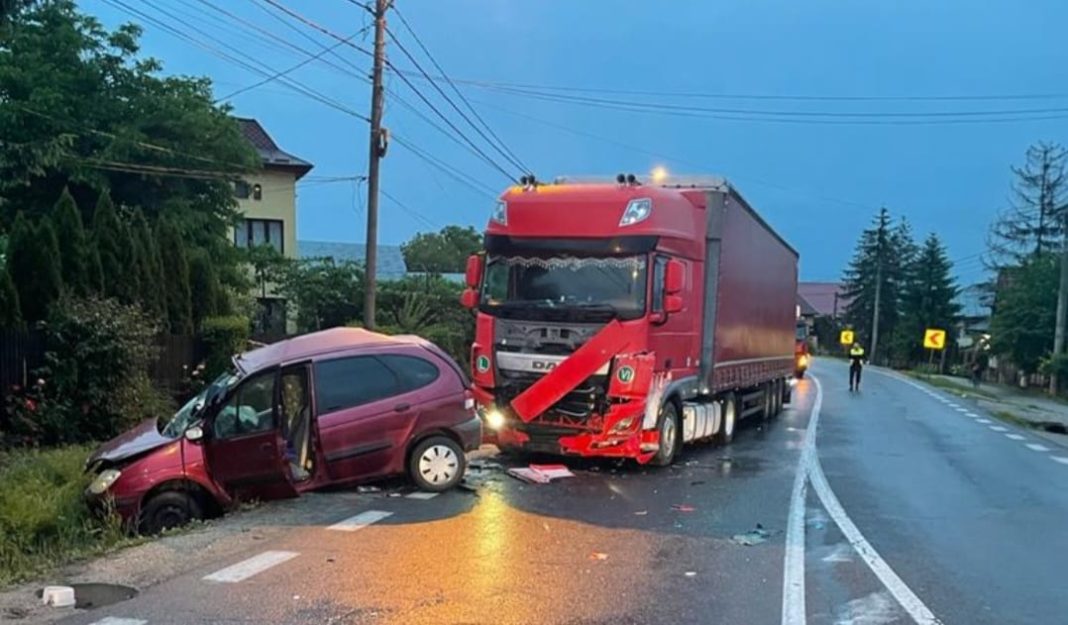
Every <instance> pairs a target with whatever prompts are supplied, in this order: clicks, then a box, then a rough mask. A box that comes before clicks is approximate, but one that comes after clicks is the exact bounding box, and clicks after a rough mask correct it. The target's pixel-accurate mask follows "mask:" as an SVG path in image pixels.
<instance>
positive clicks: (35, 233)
mask: <svg viewBox="0 0 1068 625" xmlns="http://www.w3.org/2000/svg"><path fill="white" fill-rule="evenodd" d="M7 270H8V273H9V274H10V276H11V279H12V280H13V281H14V283H15V290H16V291H17V292H18V301H19V306H20V310H21V315H22V319H23V320H24V321H27V322H30V323H34V322H37V321H42V320H43V319H45V318H46V317H47V316H48V310H49V308H51V306H52V303H53V302H55V301H56V300H57V299H59V296H60V294H61V293H62V291H63V277H62V275H61V273H60V269H59V245H58V244H57V243H56V233H55V230H53V228H52V223H51V220H49V219H48V218H47V217H45V218H43V219H42V220H41V221H40V223H39V225H37V226H36V227H35V226H34V225H33V224H31V223H30V222H29V221H28V220H27V219H26V218H25V217H24V216H23V215H22V214H21V213H19V215H18V216H16V217H15V223H14V224H13V225H12V227H11V236H10V237H9V239H8V249H7Z"/></svg>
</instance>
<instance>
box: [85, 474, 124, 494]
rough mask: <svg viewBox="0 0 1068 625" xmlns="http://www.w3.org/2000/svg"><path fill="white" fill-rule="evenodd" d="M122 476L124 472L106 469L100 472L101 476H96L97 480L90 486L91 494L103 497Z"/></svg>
mask: <svg viewBox="0 0 1068 625" xmlns="http://www.w3.org/2000/svg"><path fill="white" fill-rule="evenodd" d="M120 475H122V471H119V470H118V469H105V470H103V471H101V472H100V475H98V476H96V479H94V480H93V481H92V483H91V484H89V492H90V493H91V494H93V495H103V494H104V493H106V492H107V491H108V489H109V488H111V485H112V484H114V483H115V480H117V479H119V476H120Z"/></svg>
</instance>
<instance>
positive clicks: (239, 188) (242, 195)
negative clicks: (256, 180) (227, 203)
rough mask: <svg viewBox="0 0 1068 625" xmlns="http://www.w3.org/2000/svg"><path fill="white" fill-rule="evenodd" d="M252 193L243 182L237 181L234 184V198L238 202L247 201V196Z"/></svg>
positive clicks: (250, 188)
mask: <svg viewBox="0 0 1068 625" xmlns="http://www.w3.org/2000/svg"><path fill="white" fill-rule="evenodd" d="M251 193H252V187H250V186H249V184H248V183H247V182H245V181H244V180H238V181H237V182H235V183H234V197H236V198H237V199H239V200H247V199H248V196H249V195H250V194H251Z"/></svg>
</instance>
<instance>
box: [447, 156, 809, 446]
mask: <svg viewBox="0 0 1068 625" xmlns="http://www.w3.org/2000/svg"><path fill="white" fill-rule="evenodd" d="M522 182H523V183H522V184H521V185H518V186H514V187H512V188H509V189H508V190H507V191H505V193H504V194H503V195H502V196H501V197H500V201H499V203H498V204H497V205H496V208H495V209H494V211H493V214H492V215H491V218H490V221H489V225H488V227H487V229H486V236H485V250H484V252H483V253H480V254H477V255H475V256H472V257H471V258H469V259H468V263H467V271H466V283H467V289H466V290H465V291H464V294H463V296H462V301H463V304H464V305H465V306H467V307H469V308H474V309H476V310H477V321H476V331H475V342H474V344H473V346H472V348H471V364H472V374H473V384H472V392H473V394H474V396H475V399H476V402H477V405H478V411H479V414H480V415H481V416H482V418H483V420H484V424H485V426H486V431H487V437H488V438H489V439H490V441H491V442H495V443H497V444H498V445H499V446H500V447H501V448H502V449H503V450H509V449H512V450H523V451H537V452H550V453H555V454H576V455H581V456H603V457H618V458H633V459H635V460H637V461H638V462H639V463H643V464H644V463H653V464H656V465H667V464H670V463H671V462H672V460H673V459H674V458H675V456H676V454H677V453H678V452H679V449H680V447H681V446H682V444H683V443H685V442H690V441H695V440H699V439H707V438H715V439H716V440H718V441H719V442H721V443H728V442H730V440H731V438H732V437H733V436H734V432H735V427H736V425H737V423H738V421H740V420H741V419H742V418H745V417H748V416H759V417H761V418H764V419H768V418H771V417H773V416H775V415H776V414H777V413H778V412H779V411H781V410H782V407H783V404H784V402H787V401H789V396H790V388H791V387H790V384H789V382H790V380H791V378H792V376H793V375H794V373H795V352H794V330H795V321H796V313H795V303H796V295H797V261H798V255H797V252H796V251H794V250H793V248H791V247H790V245H789V244H787V243H786V241H785V240H783V239H782V237H780V236H779V235H778V234H776V233H775V231H773V230H772V229H771V227H770V226H768V224H767V223H766V222H765V221H764V220H763V219H761V218H760V216H759V215H758V214H757V213H756V211H754V210H753V209H752V208H751V207H750V206H749V204H747V203H746V201H745V200H744V199H743V198H742V196H741V195H740V194H739V193H738V191H737V190H736V189H735V188H734V187H732V186H731V185H730V184H729V183H728V182H727V181H726V180H724V179H722V178H718V177H698V178H691V179H685V180H684V179H666V180H658V181H657V182H656V183H653V182H650V181H647V180H639V179H638V178H636V177H634V176H633V175H631V176H622V175H621V176H619V177H617V179H616V181H615V182H614V183H613V182H612V181H611V180H607V181H606V180H600V181H581V180H568V179H558V180H557V181H556V182H555V183H553V184H541V183H537V182H535V181H533V179H524V180H523V181H522Z"/></svg>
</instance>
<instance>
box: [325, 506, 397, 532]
mask: <svg viewBox="0 0 1068 625" xmlns="http://www.w3.org/2000/svg"><path fill="white" fill-rule="evenodd" d="M390 516H393V513H392V512H385V511H383V510H368V511H367V512H361V513H359V514H357V515H356V516H351V517H349V518H347V519H345V520H344V521H338V522H337V523H334V524H333V525H331V526H330V527H328V528H326V529H328V530H336V531H339V532H355V531H356V530H362V529H363V528H365V527H367V526H368V525H371V524H372V523H378V522H379V521H381V520H382V519H385V518H387V517H390Z"/></svg>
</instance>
